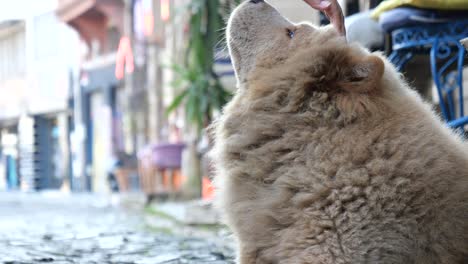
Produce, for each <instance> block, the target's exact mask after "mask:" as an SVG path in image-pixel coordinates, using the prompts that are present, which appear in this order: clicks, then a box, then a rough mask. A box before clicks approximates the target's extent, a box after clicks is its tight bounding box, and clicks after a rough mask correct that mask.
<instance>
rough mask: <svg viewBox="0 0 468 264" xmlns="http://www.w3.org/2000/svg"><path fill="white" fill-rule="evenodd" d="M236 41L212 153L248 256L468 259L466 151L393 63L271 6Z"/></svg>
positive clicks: (236, 29)
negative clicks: (233, 83) (234, 84)
mask: <svg viewBox="0 0 468 264" xmlns="http://www.w3.org/2000/svg"><path fill="white" fill-rule="evenodd" d="M286 29H290V30H296V32H295V36H294V38H292V39H290V38H289V36H288V35H289V34H288V32H287V30H286ZM228 35H229V38H228V41H229V46H230V51H231V55H232V58H233V60H234V63H235V68H236V72H237V77H238V81H239V88H238V90H237V93H236V95H235V97H234V98H233V100H232V101H231V102H230V103H229V104H228V105H227V107H226V108H225V109H224V111H223V115H222V117H221V118H220V119H219V120H218V121H217V122H216V123H215V124H214V131H215V147H214V149H213V151H212V156H213V159H214V162H215V165H216V168H217V176H216V186H217V196H218V198H217V201H218V202H219V206H220V207H221V209H222V210H223V212H224V215H225V219H226V222H227V224H228V225H229V226H230V227H231V228H232V231H233V232H234V235H235V237H236V238H237V241H238V246H239V248H238V249H239V259H238V262H239V263H242V264H251V263H281V264H283V263H285V264H286V263H311V264H312V263H313V264H319V263H320V264H332V263H336V264H339V263H381V264H384V263H385V264H390V263H401V264H403V263H405V264H406V263H417V264H431V263H434V264H435V263H447V264H448V263H468V152H467V149H466V146H465V145H464V143H463V142H462V140H461V138H460V137H459V136H457V135H456V134H454V133H453V132H452V131H450V130H449V129H448V128H446V126H445V125H444V124H443V123H442V122H441V121H440V120H439V118H438V117H437V116H436V115H435V114H434V113H433V112H432V111H431V110H430V108H429V106H428V105H426V104H425V103H423V102H422V100H421V99H420V97H419V96H418V95H417V94H416V93H415V92H413V91H412V90H411V89H410V88H409V87H408V86H407V85H406V84H405V82H404V81H403V80H402V78H401V76H400V75H399V74H398V73H397V71H396V70H395V68H394V67H393V66H392V65H391V64H390V63H389V62H388V61H387V59H386V58H384V57H383V56H381V55H379V54H370V53H369V52H368V51H366V50H364V49H362V48H360V47H359V46H357V45H353V44H347V43H346V42H345V41H344V39H342V38H341V37H340V36H338V34H337V33H336V32H335V30H334V29H333V28H331V27H324V28H315V27H313V26H311V25H308V24H301V25H293V24H292V23H290V22H289V21H287V20H286V19H285V18H283V17H282V16H281V15H280V14H279V13H278V12H277V11H276V10H275V9H274V8H273V7H271V6H270V5H269V4H268V3H258V4H254V3H249V2H246V3H244V4H242V5H241V6H240V7H239V8H238V9H237V10H236V11H235V12H234V13H233V15H232V17H231V19H230V22H229V28H228Z"/></svg>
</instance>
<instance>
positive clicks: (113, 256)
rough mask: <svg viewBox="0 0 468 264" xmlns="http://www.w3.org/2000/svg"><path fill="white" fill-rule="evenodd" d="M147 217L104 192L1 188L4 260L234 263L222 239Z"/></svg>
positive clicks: (0, 228) (0, 237) (0, 245)
mask: <svg viewBox="0 0 468 264" xmlns="http://www.w3.org/2000/svg"><path fill="white" fill-rule="evenodd" d="M144 218H145V217H144V212H143V210H142V209H141V208H140V209H138V208H133V209H130V208H126V209H124V208H123V207H117V206H111V205H110V203H109V199H108V198H104V197H97V196H91V195H82V194H78V195H72V196H64V195H61V194H60V195H58V194H54V195H46V194H21V193H13V194H11V193H4V194H1V193H0V263H46V262H48V263H154V264H157V263H212V264H214V263H216V264H224V263H233V262H232V253H231V251H230V250H229V249H226V248H224V247H223V246H220V245H219V243H214V242H212V241H211V240H207V239H201V238H194V237H187V236H185V237H184V236H178V235H173V234H171V233H170V232H158V231H157V230H154V229H151V228H149V227H148V226H147V225H146V224H145V220H144Z"/></svg>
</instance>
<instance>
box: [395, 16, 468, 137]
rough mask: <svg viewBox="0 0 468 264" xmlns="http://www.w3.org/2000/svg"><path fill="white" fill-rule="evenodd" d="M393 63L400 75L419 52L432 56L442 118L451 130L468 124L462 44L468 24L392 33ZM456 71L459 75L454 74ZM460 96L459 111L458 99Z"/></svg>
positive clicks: (461, 23) (461, 22)
mask: <svg viewBox="0 0 468 264" xmlns="http://www.w3.org/2000/svg"><path fill="white" fill-rule="evenodd" d="M391 34H392V49H393V51H392V53H391V54H390V56H389V59H390V61H392V63H394V64H395V66H396V67H397V69H398V70H399V71H401V70H402V69H403V68H404V66H405V65H406V63H407V62H408V61H409V60H410V59H411V58H412V57H413V56H414V54H415V53H418V52H424V53H427V52H430V58H431V71H432V77H433V79H434V83H435V85H436V86H437V92H438V95H439V103H440V108H441V111H442V116H443V117H444V119H445V120H446V121H447V124H448V125H449V126H450V127H452V128H460V127H463V126H464V125H466V124H468V116H465V113H464V107H463V62H464V59H465V55H466V51H465V48H464V47H463V45H461V44H460V40H461V39H464V38H466V37H468V20H461V21H455V22H451V23H440V24H435V25H434V24H427V25H421V26H413V27H405V28H400V29H397V30H394V31H393V32H392V33H391ZM453 67H456V71H453V70H452V69H453ZM457 92H458V100H459V101H458V107H459V111H458V113H457V111H456V106H457V105H456V102H455V99H454V97H456V95H457Z"/></svg>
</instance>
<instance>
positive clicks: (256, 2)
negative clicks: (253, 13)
mask: <svg viewBox="0 0 468 264" xmlns="http://www.w3.org/2000/svg"><path fill="white" fill-rule="evenodd" d="M262 2H264V0H250V3H254V4H258V3H262Z"/></svg>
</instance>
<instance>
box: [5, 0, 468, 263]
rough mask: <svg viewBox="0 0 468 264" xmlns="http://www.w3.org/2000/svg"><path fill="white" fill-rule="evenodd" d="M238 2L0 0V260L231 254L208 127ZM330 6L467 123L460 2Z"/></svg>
mask: <svg viewBox="0 0 468 264" xmlns="http://www.w3.org/2000/svg"><path fill="white" fill-rule="evenodd" d="M239 2H241V1H240V0H15V1H10V0H0V7H1V8H0V263H2V261H3V263H38V262H60V263H104V261H107V262H105V263H232V259H233V250H232V248H233V245H232V240H231V239H230V237H229V230H228V229H227V228H226V227H225V226H223V225H221V224H220V222H219V215H218V213H217V212H216V210H214V209H213V208H212V205H211V202H212V200H213V199H214V198H213V187H212V185H211V180H212V172H211V168H210V163H209V161H208V160H207V157H206V152H207V151H208V150H209V149H210V146H211V144H212V139H211V138H209V137H208V136H207V132H206V128H207V127H208V125H209V124H210V122H211V121H212V120H213V119H215V118H216V116H217V115H219V112H220V110H221V109H222V107H223V106H224V104H225V103H226V102H228V101H229V99H230V97H231V96H232V94H233V93H234V92H235V86H236V81H235V76H234V71H233V68H232V66H231V61H230V58H229V54H228V52H227V50H226V43H225V36H224V28H225V26H226V25H225V21H226V20H227V19H228V17H229V14H230V12H231V11H232V9H233V8H234V7H235V6H236V5H237V4H239ZM269 2H270V3H271V4H273V5H274V6H275V7H277V8H278V9H279V10H280V12H281V13H283V14H284V15H285V16H286V17H288V18H289V19H290V20H292V21H294V22H301V21H309V22H311V23H313V24H315V25H323V24H327V23H328V21H327V19H326V17H325V16H324V15H323V14H319V12H317V11H315V10H312V9H310V8H309V7H308V6H307V5H306V4H305V3H304V2H303V1H299V0H298V1H292V0H290V1H284V0H270V1H269ZM339 2H340V4H341V6H342V8H343V11H344V13H345V15H346V16H347V19H346V27H347V31H348V40H349V41H350V42H360V43H361V44H363V45H364V46H366V47H367V48H369V49H371V50H379V51H381V52H384V53H386V54H387V55H389V58H390V60H391V61H392V62H393V63H394V64H395V65H396V66H397V68H398V69H399V70H401V71H402V72H403V73H405V76H406V78H407V80H408V82H409V83H410V84H411V85H413V86H415V87H417V91H418V92H420V93H421V95H422V96H423V98H424V99H425V100H427V101H428V102H429V103H431V104H434V106H435V108H436V109H437V111H439V113H440V115H441V117H442V118H443V119H444V120H445V121H446V122H447V124H448V125H449V126H451V127H453V128H454V129H457V130H459V131H461V132H463V131H465V130H464V128H465V124H466V123H468V118H466V117H465V115H464V108H463V104H464V102H465V100H466V98H468V94H467V93H465V92H464V90H463V84H464V83H465V84H466V82H467V80H466V77H465V78H463V72H464V71H465V76H466V67H464V65H466V56H465V55H466V52H465V49H464V48H463V46H462V44H461V43H460V40H462V39H465V38H467V37H468V22H467V21H468V15H467V14H468V11H467V10H468V1H466V0H447V1H445V0H444V1H441V0H434V1H424V0H408V1H399V0H387V1H378V0H340V1H339ZM465 87H466V85H465ZM195 237H198V238H197V239H194V238H195ZM80 261H81V262H80ZM210 261H211V262H210Z"/></svg>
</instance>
